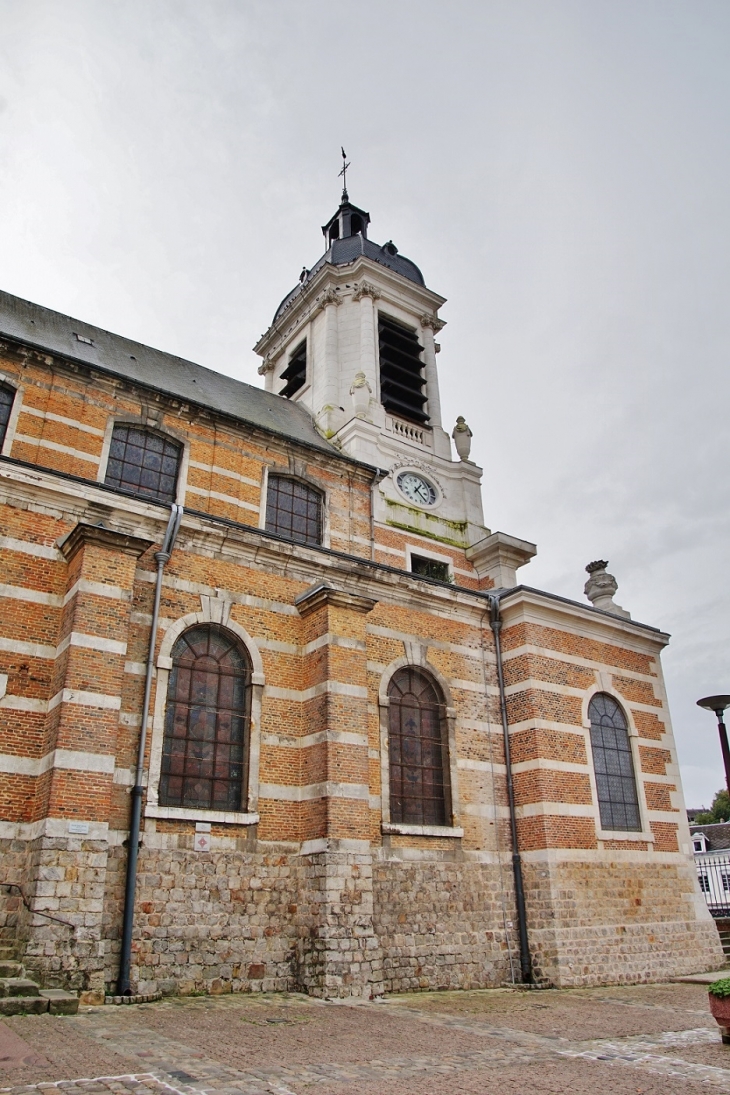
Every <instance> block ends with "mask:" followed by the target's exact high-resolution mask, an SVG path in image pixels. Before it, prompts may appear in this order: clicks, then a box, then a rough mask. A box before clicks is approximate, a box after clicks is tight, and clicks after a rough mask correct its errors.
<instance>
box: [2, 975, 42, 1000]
mask: <svg viewBox="0 0 730 1095" xmlns="http://www.w3.org/2000/svg"><path fill="white" fill-rule="evenodd" d="M39 992H40V989H39V988H38V986H37V985H36V983H35V981H31V980H30V978H28V977H0V997H8V996H38V994H39Z"/></svg>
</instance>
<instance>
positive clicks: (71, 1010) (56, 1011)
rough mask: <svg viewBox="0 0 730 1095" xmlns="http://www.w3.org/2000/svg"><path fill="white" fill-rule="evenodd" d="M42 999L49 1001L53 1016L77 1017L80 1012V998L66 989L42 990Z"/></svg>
mask: <svg viewBox="0 0 730 1095" xmlns="http://www.w3.org/2000/svg"><path fill="white" fill-rule="evenodd" d="M40 994H41V997H42V998H43V999H44V1000H47V1001H48V1005H49V1007H48V1010H49V1011H50V1013H51V1015H76V1013H77V1011H78V1010H79V998H78V996H76V994H75V993H73V992H66V990H65V989H41V992H40Z"/></svg>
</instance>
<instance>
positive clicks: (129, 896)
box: [117, 502, 183, 996]
mask: <svg viewBox="0 0 730 1095" xmlns="http://www.w3.org/2000/svg"><path fill="white" fill-rule="evenodd" d="M182 515H183V508H182V506H179V505H177V503H175V502H173V504H172V510H171V513H170V520H169V521H168V522H167V531H166V532H165V539H164V541H163V544H162V550H161V551H158V552H156V553H155V562H156V563H157V580H156V582H155V600H154V606H153V609H152V626H151V627H150V645H149V651H148V653H147V668H146V671H145V678H144V700H143V701H142V727H141V730H140V735H139V748H138V751H137V770H136V773H135V777H134V787H133V788H132V821H131V824H130V826H129V849H128V851H127V879H126V883H125V887H124V918H123V920H122V951H121V955H120V957H119V979H118V981H117V995H118V996H131V995H132V986H131V984H130V981H129V973H130V967H131V964H132V930H133V928H134V892H135V889H136V887H137V856H138V854H139V832H140V824H141V820H142V796H143V794H144V787H143V780H144V756H145V748H146V745H147V712H148V710H149V706H150V695H151V693H152V675H153V673H154V667H155V643H156V640H157V624H158V620H159V617H160V596H161V594H162V574H163V571H164V569H165V564H166V563H167V561H168V560H169V558H170V555H171V554H172V549H173V547H174V546H175V540H176V538H177V534H178V532H179V530H180V522H181V521H182Z"/></svg>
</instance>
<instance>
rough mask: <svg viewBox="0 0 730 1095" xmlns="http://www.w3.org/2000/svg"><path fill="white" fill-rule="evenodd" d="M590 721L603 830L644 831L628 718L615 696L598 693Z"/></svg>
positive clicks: (589, 714) (591, 705) (590, 712)
mask: <svg viewBox="0 0 730 1095" xmlns="http://www.w3.org/2000/svg"><path fill="white" fill-rule="evenodd" d="M588 718H589V719H590V722H591V749H592V751H593V768H594V770H595V774H596V789H597V791H598V808H599V810H600V814H601V826H602V828H604V829H614V830H618V829H623V830H637V831H640V830H641V818H640V816H639V799H638V795H637V792H636V776H635V774H634V758H633V755H632V752H631V743H630V741H629V729H628V725H627V722H626V716H625V715H624V713H623V711H622V710H621V708H620V707H619V705H618V704H617V703H616V700H615V699H614V698H613V697H612V696H609V695H607V694H606V693H605V692H598V693H597V694H596V695H595V696H594V697H593V699H592V700H591V702H590V704H589V706H588Z"/></svg>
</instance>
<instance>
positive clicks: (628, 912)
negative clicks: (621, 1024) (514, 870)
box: [525, 854, 723, 987]
mask: <svg viewBox="0 0 730 1095" xmlns="http://www.w3.org/2000/svg"><path fill="white" fill-rule="evenodd" d="M604 855H605V854H604ZM695 889H696V881H695V878H694V868H693V865H692V863H691V862H690V861H687V862H686V863H685V862H684V860H682V861H680V860H679V857H677V859H675V860H674V861H673V862H663V863H662V862H658V863H657V862H654V863H648V862H647V861H646V860H645V859H642V861H641V862H627V861H622V862H618V861H612V860H610V859H607V858H602V859H600V860H599V859H595V860H593V861H587V862H586V861H580V860H576V861H567V862H565V861H564V862H552V863H551V864H550V866H549V867H548V864H547V863H539V862H537V863H536V862H534V861H533V862H529V861H528V862H527V863H526V864H525V890H526V894H525V897H526V901H527V908H528V928H529V935H530V949H531V952H532V955H533V964H534V969H535V974H536V977H538V978H539V979H542V980H545V981H548V982H549V983H551V984H553V985H555V986H557V987H568V986H578V985H596V984H606V983H618V984H621V983H631V982H641V981H661V980H665V979H666V978H668V977H676V976H681V975H683V974H687V973H696V972H697V971H698V970H700V969H707V970H710V969H718V968H720V967H721V966H722V965H723V955H722V947H721V945H720V940H719V937H718V934H717V930H716V928H715V924H714V923H713V921H712V919H711V917H710V915H709V913H707V910H706V908H704V907H703V906H704V901H703V900H702V899H701V897H699V898H698V895H697V894H696V892H695Z"/></svg>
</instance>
